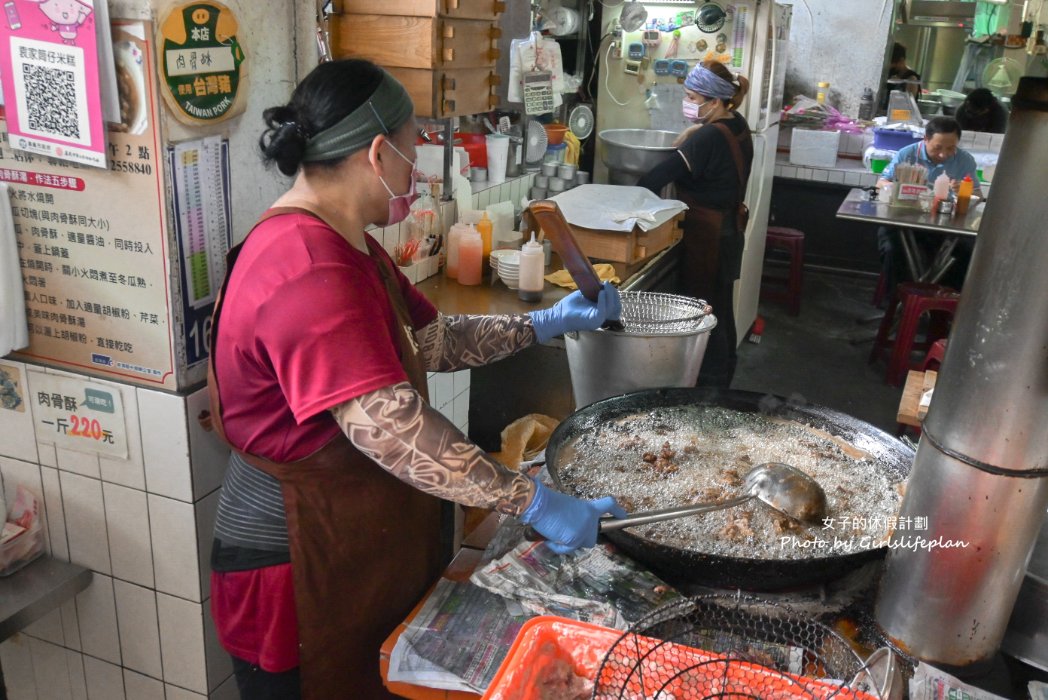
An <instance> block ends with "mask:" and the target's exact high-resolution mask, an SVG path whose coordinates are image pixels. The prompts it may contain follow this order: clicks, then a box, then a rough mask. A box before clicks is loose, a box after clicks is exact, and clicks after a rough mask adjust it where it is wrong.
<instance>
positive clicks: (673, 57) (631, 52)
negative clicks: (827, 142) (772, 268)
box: [592, 0, 793, 342]
mask: <svg viewBox="0 0 1048 700" xmlns="http://www.w3.org/2000/svg"><path fill="white" fill-rule="evenodd" d="M630 4H632V2H627V3H622V4H619V5H618V6H616V7H607V6H604V7H603V16H602V19H601V22H602V24H601V27H602V34H603V35H604V37H605V38H604V39H603V40H602V41H601V43H600V46H599V47H598V60H599V73H598V75H597V76H596V82H597V83H598V84H597V85H596V86H594V88H593V89H592V92H594V93H596V105H597V115H596V117H597V131H598V133H599V132H600V131H602V130H604V129H622V128H633V129H659V130H668V131H676V132H679V131H681V130H683V129H684V128H685V127H686V126H687V123H686V122H685V121H684V118H683V116H682V115H681V101H682V99H683V97H684V86H683V84H682V83H683V80H682V79H681V78H680V77H679V76H678V75H674V72H676V73H678V74H679V73H681V72H683V71H686V70H690V69H691V68H692V67H693V66H694V65H695V64H696V63H697V62H699V61H703V60H710V59H713V60H720V61H722V62H723V63H725V64H726V65H727V66H728V68H730V69H731V70H732V71H733V72H736V73H741V74H743V75H745V76H746V77H747V78H749V81H750V92H749V94H748V95H747V97H746V99H745V100H743V104H742V105H741V106H740V107H739V108H738V109H739V111H740V112H741V113H742V115H743V116H744V117H745V118H746V121H747V122H748V123H749V125H750V128H751V129H752V130H753V166H752V169H751V172H750V180H749V184H748V187H747V190H746V204H747V205H748V206H749V209H750V222H749V225H748V226H747V229H746V231H745V234H744V235H745V247H744V251H743V259H742V272H741V274H740V278H739V280H738V281H737V282H736V283H735V324H736V331H737V333H738V338H739V341H740V342H741V341H742V339H743V338H745V337H746V332H747V331H748V330H749V328H750V326H751V325H752V324H753V321H754V319H756V317H757V303H758V300H759V297H760V283H761V273H762V271H763V262H764V239H765V235H766V233H767V228H768V214H769V210H770V202H771V188H772V179H773V177H774V173H775V152H776V146H777V143H778V136H779V115H780V113H781V110H782V94H783V85H784V83H785V76H786V58H787V57H786V47H787V45H788V41H789V35H790V21H791V18H792V11H793V8H792V7H791V6H789V5H780V4H778V3H773V2H768V1H767V0H738V1H737V2H731V3H728V2H715V3H712V4H716V5H718V6H720V7H721V8H722V9H723V10H724V11H725V12H724V22H723V24H720V26H716V25H706V26H703V27H702V28H700V27H699V26H696V24H695V21H694V19H689V16H690V17H692V18H693V17H694V16H695V12H696V8H698V7H701V6H702V5H705V4H708V3H694V2H692V3H687V4H683V3H665V2H664V3H640V4H642V5H643V7H644V9H645V10H646V11H647V19H646V21H645V23H644V25H643V26H642V27H640V28H638V29H637V30H636V31H631V32H625V31H622V29H621V26H620V24H619V16H620V14H621V13H622V11H623V8H625V7H628V6H629V5H630ZM681 61H683V64H682V63H680V62H681ZM666 70H669V71H670V72H669V73H666V72H665V71H666ZM597 147H598V156H599V155H600V149H601V148H602V146H601V144H600V142H599V139H598V146H597ZM597 161H598V162H597V164H595V168H594V171H595V172H594V177H595V181H596V182H607V181H608V180H607V170H606V168H605V167H604V166H603V164H602V163H601V162H600V158H599V157H598V159H597ZM714 313H716V311H714Z"/></svg>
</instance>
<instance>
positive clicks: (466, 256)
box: [458, 226, 484, 286]
mask: <svg viewBox="0 0 1048 700" xmlns="http://www.w3.org/2000/svg"><path fill="white" fill-rule="evenodd" d="M483 262H484V239H483V238H481V236H480V233H478V232H477V229H475V228H474V227H473V226H470V227H469V230H468V231H467V232H466V233H463V234H462V237H461V238H460V239H459V246H458V283H459V284H464V285H467V286H472V285H475V284H480V278H481V274H482V266H483Z"/></svg>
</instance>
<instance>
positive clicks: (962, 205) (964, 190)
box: [954, 175, 975, 215]
mask: <svg viewBox="0 0 1048 700" xmlns="http://www.w3.org/2000/svg"><path fill="white" fill-rule="evenodd" d="M974 191H975V183H974V182H972V177H971V175H965V176H964V179H963V180H961V185H960V187H958V188H957V207H956V208H955V209H954V211H956V212H957V214H959V215H964V214H967V213H968V204H969V203H970V202H971V199H972V192H974Z"/></svg>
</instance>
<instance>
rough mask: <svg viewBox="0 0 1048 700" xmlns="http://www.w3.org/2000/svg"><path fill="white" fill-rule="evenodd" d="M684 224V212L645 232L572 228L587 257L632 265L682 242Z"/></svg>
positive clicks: (637, 229) (636, 227) (637, 230)
mask: <svg viewBox="0 0 1048 700" xmlns="http://www.w3.org/2000/svg"><path fill="white" fill-rule="evenodd" d="M682 221H684V213H683V212H681V213H680V214H678V215H677V216H676V217H674V218H672V219H670V220H669V221H667V222H666V223H664V224H662V225H661V226H656V227H655V228H653V229H651V230H650V231H644V230H642V229H641V228H640V227H639V226H634V227H633V230H632V231H603V230H598V229H592V228H583V227H581V226H575V225H574V224H569V225H570V226H571V231H572V233H573V234H574V235H575V240H576V241H577V242H578V244H579V247H580V248H581V249H582V252H583V253H585V254H586V256H587V257H590V258H594V259H597V260H608V261H611V262H621V263H626V264H632V263H635V262H637V261H639V260H643V259H644V258H647V257H650V256H652V255H654V254H655V253H658V252H659V251H661V250H665V249H666V248H669V247H670V245H672V244H673V243H674V242H675V241H678V240H680V237H681V235H682V234H681V229H680V226H681V222H682Z"/></svg>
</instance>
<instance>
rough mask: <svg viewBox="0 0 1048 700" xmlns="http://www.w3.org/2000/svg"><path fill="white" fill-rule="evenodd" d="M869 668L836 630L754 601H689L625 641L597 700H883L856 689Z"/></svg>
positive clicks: (662, 612) (598, 684)
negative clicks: (856, 678)
mask: <svg viewBox="0 0 1048 700" xmlns="http://www.w3.org/2000/svg"><path fill="white" fill-rule="evenodd" d="M862 668H863V662H862V660H861V659H860V658H859V656H858V655H857V654H856V653H855V652H854V651H853V650H852V648H851V647H850V646H849V645H848V643H847V642H846V641H845V640H844V639H843V638H842V637H841V636H840V635H839V634H838V633H837V632H835V631H833V630H832V629H830V628H829V627H827V626H825V625H823V624H821V623H819V622H816V621H814V620H811V619H809V618H806V617H805V616H803V615H801V614H798V613H796V612H794V611H793V610H791V609H790V608H788V607H786V606H783V605H779V604H776V603H772V602H769V601H764V600H759V599H756V598H752V597H749V596H744V595H741V594H738V595H709V596H698V597H694V598H686V599H682V600H678V601H675V602H673V603H670V604H668V605H665V606H663V607H661V608H659V609H658V610H655V611H654V612H652V613H651V614H650V615H648V616H647V617H646V618H644V619H642V620H640V621H639V622H638V623H637V624H635V625H634V626H633V627H632V628H631V629H630V631H629V632H627V633H626V634H624V635H622V636H621V637H620V638H619V639H618V641H616V642H615V644H614V645H613V646H612V647H611V649H609V650H608V653H607V655H606V656H605V657H604V660H603V662H602V663H601V666H600V669H599V670H598V672H597V676H596V679H595V684H594V688H593V698H600V699H610V698H629V699H630V700H633V699H634V698H645V699H646V700H647V699H649V698H650V699H651V700H670V699H671V698H672V699H673V700H700V699H703V698H732V699H733V700H734V699H739V698H759V699H761V700H768V699H769V698H819V699H823V698H837V699H838V700H845V699H848V700H852V699H855V700H858V699H860V698H861V699H862V700H877V698H878V697H879V696H878V695H876V692H875V693H873V694H870V693H866V692H861V691H857V690H853V689H851V688H848V687H846V686H844V685H842V684H840V683H839V682H837V681H843V682H844V683H847V682H848V681H849V680H850V679H852V678H853V677H854V676H855V675H856V674H857V673H858V672H859V671H860V670H861V669H862Z"/></svg>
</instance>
